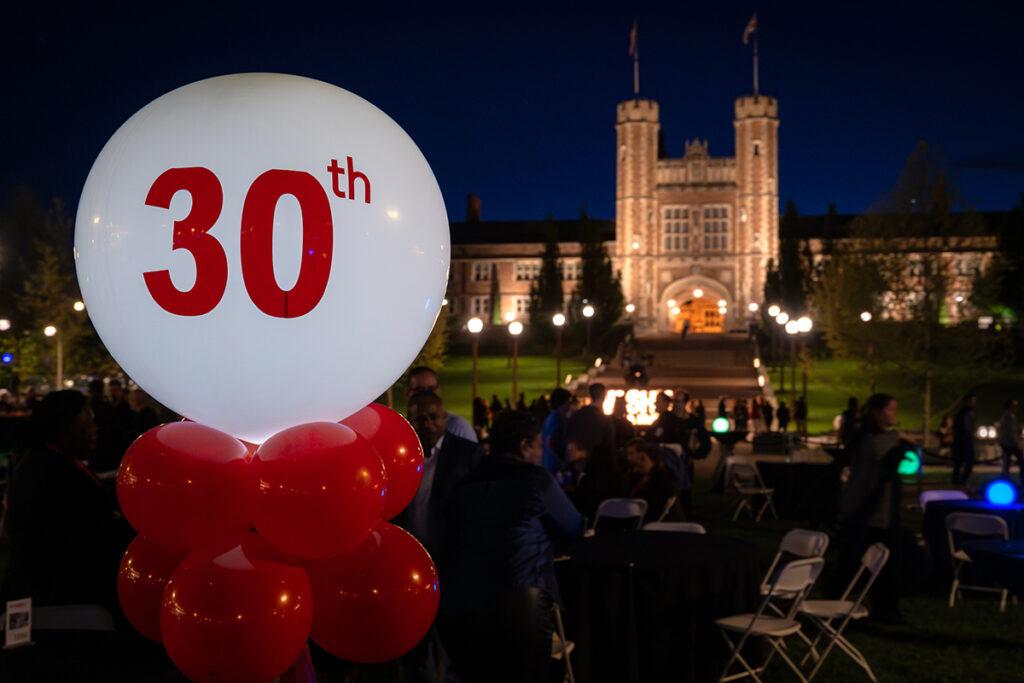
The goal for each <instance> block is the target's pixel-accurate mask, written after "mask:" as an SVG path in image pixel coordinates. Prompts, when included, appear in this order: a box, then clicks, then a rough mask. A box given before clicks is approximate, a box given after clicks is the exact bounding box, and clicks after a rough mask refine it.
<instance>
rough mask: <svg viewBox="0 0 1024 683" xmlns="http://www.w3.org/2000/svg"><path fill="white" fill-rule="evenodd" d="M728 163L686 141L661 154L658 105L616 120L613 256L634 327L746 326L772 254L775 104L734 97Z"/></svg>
mask: <svg viewBox="0 0 1024 683" xmlns="http://www.w3.org/2000/svg"><path fill="white" fill-rule="evenodd" d="M733 126H734V127H735V133H736V152H735V154H736V155H735V157H725V158H723V157H717V158H716V157H711V156H710V155H709V154H708V145H707V142H706V141H704V142H701V141H700V140H694V141H692V142H689V141H688V142H687V143H686V154H685V155H684V156H683V158H681V159H666V158H660V156H659V142H658V139H659V134H660V124H659V121H658V104H657V102H654V101H653V100H646V99H632V100H627V101H625V102H622V103H620V104H619V105H618V108H617V116H616V125H615V129H616V140H617V149H616V179H615V226H616V227H615V233H616V234H615V237H616V239H615V249H614V253H615V258H616V261H617V265H618V267H619V268H620V270H621V272H622V286H623V292H624V294H625V295H626V300H627V301H628V302H630V303H632V304H634V305H635V306H636V310H635V312H634V314H633V315H634V319H635V322H636V325H637V328H638V330H644V331H657V330H678V329H680V328H681V327H682V326H683V324H684V321H689V329H691V330H692V331H694V332H700V331H718V330H727V329H732V328H736V327H743V326H745V322H746V320H747V317H748V315H749V313H748V306H749V305H750V304H751V303H761V298H762V292H763V291H764V278H765V270H766V266H767V263H768V260H769V259H776V258H777V253H778V225H779V213H778V206H779V190H778V127H779V119H778V102H777V101H776V100H775V98H773V97H767V96H765V95H746V96H743V97H740V98H739V99H737V100H736V107H735V120H734V122H733Z"/></svg>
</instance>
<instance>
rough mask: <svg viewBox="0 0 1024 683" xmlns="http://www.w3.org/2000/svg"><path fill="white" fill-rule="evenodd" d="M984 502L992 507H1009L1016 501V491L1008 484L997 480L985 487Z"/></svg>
mask: <svg viewBox="0 0 1024 683" xmlns="http://www.w3.org/2000/svg"><path fill="white" fill-rule="evenodd" d="M985 500H987V501H988V502H989V503H991V504H992V505H1011V504H1012V503H1013V502H1014V501H1016V500H1017V489H1015V488H1014V487H1013V484H1011V483H1010V482H1008V481H1003V480H1002V479H997V480H996V481H994V482H992V483H991V484H989V485H988V486H986V487H985Z"/></svg>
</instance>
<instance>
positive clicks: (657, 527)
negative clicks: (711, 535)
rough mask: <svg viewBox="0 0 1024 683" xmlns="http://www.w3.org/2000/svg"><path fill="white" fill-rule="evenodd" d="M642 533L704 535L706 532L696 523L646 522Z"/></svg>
mask: <svg viewBox="0 0 1024 683" xmlns="http://www.w3.org/2000/svg"><path fill="white" fill-rule="evenodd" d="M644 531H681V532H683V533H686V534H706V533H707V530H705V529H704V527H703V526H702V525H700V524H697V523H696V522H648V523H647V524H644Z"/></svg>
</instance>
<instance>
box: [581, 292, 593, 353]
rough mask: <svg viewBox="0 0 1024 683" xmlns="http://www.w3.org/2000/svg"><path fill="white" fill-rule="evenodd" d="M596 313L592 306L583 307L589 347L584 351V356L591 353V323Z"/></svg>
mask: <svg viewBox="0 0 1024 683" xmlns="http://www.w3.org/2000/svg"><path fill="white" fill-rule="evenodd" d="M594 312H595V311H594V307H593V306H591V305H590V304H587V305H586V306H584V307H583V317H584V318H586V319H587V345H586V348H584V349H583V353H584V355H586V354H587V353H589V352H590V321H591V320H592V319H593V317H594Z"/></svg>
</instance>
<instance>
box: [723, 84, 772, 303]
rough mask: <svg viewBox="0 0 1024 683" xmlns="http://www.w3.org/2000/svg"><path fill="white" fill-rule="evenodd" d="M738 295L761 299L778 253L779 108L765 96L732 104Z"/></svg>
mask: <svg viewBox="0 0 1024 683" xmlns="http://www.w3.org/2000/svg"><path fill="white" fill-rule="evenodd" d="M733 126H734V127H735V129H736V189H737V211H738V213H739V216H738V221H737V224H736V225H737V229H736V256H737V264H736V265H737V270H738V273H737V277H738V282H737V294H738V297H739V298H740V299H741V300H745V301H760V300H761V297H762V293H763V291H764V280H765V271H766V267H767V263H768V260H769V259H774V260H776V261H777V260H778V253H779V144H778V142H779V133H778V131H779V105H778V101H777V100H776V99H775V98H774V97H769V96H767V95H744V96H743V97H740V98H737V100H736V118H735V121H734V122H733Z"/></svg>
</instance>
